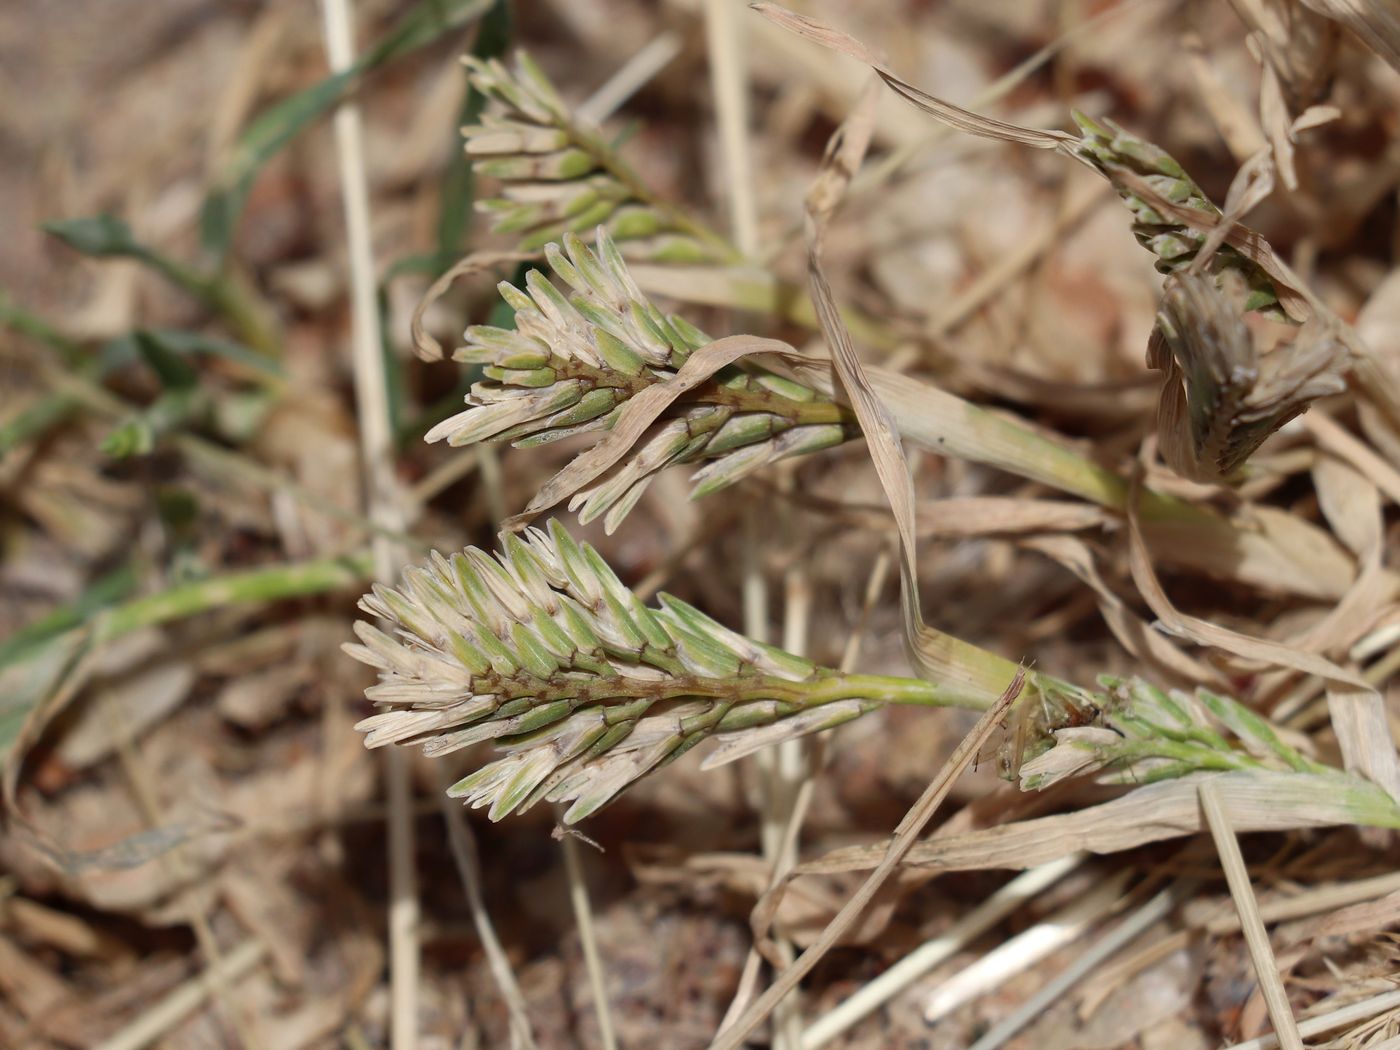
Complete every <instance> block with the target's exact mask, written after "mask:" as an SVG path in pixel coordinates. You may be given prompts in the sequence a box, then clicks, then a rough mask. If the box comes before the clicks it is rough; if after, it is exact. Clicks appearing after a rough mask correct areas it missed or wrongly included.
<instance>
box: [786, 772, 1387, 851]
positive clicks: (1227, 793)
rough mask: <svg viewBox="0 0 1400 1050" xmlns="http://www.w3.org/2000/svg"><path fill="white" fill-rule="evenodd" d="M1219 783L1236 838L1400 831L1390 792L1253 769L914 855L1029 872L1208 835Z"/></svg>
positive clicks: (926, 845) (940, 843) (935, 843)
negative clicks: (1312, 831) (1207, 797)
mask: <svg viewBox="0 0 1400 1050" xmlns="http://www.w3.org/2000/svg"><path fill="white" fill-rule="evenodd" d="M1206 777H1212V778H1213V779H1214V783H1215V785H1216V789H1217V790H1218V791H1219V792H1220V793H1221V796H1222V797H1223V798H1224V799H1225V800H1226V802H1227V803H1228V804H1229V806H1230V814H1231V818H1230V819H1231V824H1232V825H1233V826H1234V828H1235V830H1236V832H1239V833H1243V832H1247V831H1282V830H1286V829H1291V828H1316V827H1332V826H1337V825H1352V824H1358V825H1365V826H1369V827H1385V828H1395V827H1400V806H1397V805H1396V804H1395V801H1394V800H1393V799H1392V798H1391V797H1390V796H1389V795H1388V794H1386V792H1385V791H1383V790H1382V789H1381V788H1380V787H1378V786H1377V785H1375V784H1372V783H1370V782H1369V781H1366V780H1361V779H1360V778H1357V777H1347V776H1343V775H1341V774H1339V773H1293V772H1289V773H1282V772H1275V771H1265V770H1250V771H1245V772H1237V773H1195V774H1191V775H1189V776H1186V777H1183V778H1181V779H1180V780H1172V781H1164V782H1162V783H1156V784H1147V785H1145V786H1143V787H1139V788H1137V789H1136V790H1134V791H1132V792H1130V793H1129V794H1127V795H1124V796H1123V797H1122V798H1117V799H1114V800H1113V801H1111V802H1104V803H1101V804H1100V805H1097V806H1090V807H1089V808H1087V809H1081V810H1078V811H1076V812H1073V813H1065V814H1057V815H1055V816H1052V817H1039V818H1036V819H1034V820H1025V821H1020V822H1018V823H1015V824H1007V825H1003V826H1000V827H994V828H987V829H985V830H982V831H972V832H965V833H962V834H957V835H946V836H939V837H935V838H933V839H930V840H928V841H927V842H922V843H920V844H919V845H917V846H916V847H914V849H913V850H911V851H910V853H909V856H908V858H907V862H908V863H909V864H910V865H914V866H919V867H927V868H929V869H930V870H936V871H967V870H974V869H978V868H1011V869H1017V870H1020V869H1025V868H1029V867H1034V866H1036V865H1039V864H1046V863H1048V862H1050V861H1052V860H1057V859H1059V858H1060V857H1065V856H1068V855H1069V854H1071V853H1077V852H1080V851H1084V852H1089V853H1117V852H1120V851H1122V850H1127V849H1133V848H1134V847H1137V846H1142V845H1144V844H1146V843H1149V842H1161V841H1163V840H1165V839H1172V838H1180V837H1182V836H1186V835H1196V834H1199V833H1201V832H1203V831H1205V830H1206V826H1205V823H1204V822H1203V820H1202V818H1201V806H1200V799H1199V797H1198V794H1197V790H1196V789H1197V785H1198V784H1199V783H1200V782H1201V781H1202V780H1203V779H1205V778H1206ZM883 851H884V846H883V845H875V846H858V847H851V848H845V849H838V850H833V851H832V852H830V853H828V854H826V855H825V856H823V857H819V858H818V859H816V860H813V861H807V862H805V863H803V864H801V865H799V866H798V867H797V868H796V869H795V870H794V875H795V876H802V875H832V874H838V873H840V872H848V871H868V870H870V868H871V867H873V866H874V865H875V864H876V863H878V862H879V858H880V857H881V856H882V855H883Z"/></svg>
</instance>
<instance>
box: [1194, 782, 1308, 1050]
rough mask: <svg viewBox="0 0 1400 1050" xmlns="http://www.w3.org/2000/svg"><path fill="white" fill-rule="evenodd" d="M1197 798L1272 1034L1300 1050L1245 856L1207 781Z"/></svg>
mask: <svg viewBox="0 0 1400 1050" xmlns="http://www.w3.org/2000/svg"><path fill="white" fill-rule="evenodd" d="M1200 796H1201V810H1202V811H1203V813H1204V814H1205V818H1206V823H1207V824H1208V825H1209V826H1210V834H1211V838H1213V839H1214V840H1215V848H1216V851H1217V852H1218V853H1219V854H1220V864H1221V867H1223V868H1224V869H1225V880H1226V881H1227V882H1228V883H1229V884H1230V895H1231V896H1232V897H1233V898H1234V900H1235V908H1236V910H1237V911H1238V912H1239V915H1240V926H1241V928H1242V929H1243V931H1244V938H1245V942H1246V943H1247V944H1248V945H1249V955H1250V958H1251V959H1252V960H1253V961H1254V973H1255V975H1256V976H1257V977H1258V979H1259V987H1260V989H1261V990H1262V991H1263V993H1264V1002H1265V1003H1267V1004H1268V1007H1269V1017H1270V1019H1271V1020H1272V1021H1273V1023H1274V1031H1275V1033H1277V1035H1278V1039H1279V1043H1280V1045H1281V1046H1282V1047H1283V1050H1303V1038H1302V1036H1301V1035H1299V1034H1298V1022H1297V1020H1296V1019H1295V1018H1294V1017H1293V1010H1292V1008H1291V1007H1289V1005H1288V993H1287V991H1285V990H1284V987H1283V979H1282V978H1281V977H1280V976H1279V972H1278V965H1277V964H1276V963H1275V962H1274V952H1273V949H1272V948H1271V947H1270V945H1269V934H1268V932H1267V931H1266V930H1265V929H1264V921H1263V920H1262V919H1261V918H1260V917H1259V904H1258V902H1257V901H1256V900H1255V899H1254V891H1253V889H1252V888H1251V887H1250V884H1249V872H1248V871H1247V870H1246V869H1245V866H1244V856H1243V855H1242V854H1241V853H1240V844H1239V842H1237V841H1236V840H1235V833H1234V830H1233V829H1232V828H1231V826H1230V818H1229V817H1228V816H1227V815H1226V813H1225V807H1224V804H1223V803H1222V801H1221V798H1220V794H1219V792H1217V791H1216V790H1215V786H1214V785H1213V784H1212V783H1211V782H1210V781H1209V780H1207V781H1205V782H1204V783H1202V784H1201V785H1200Z"/></svg>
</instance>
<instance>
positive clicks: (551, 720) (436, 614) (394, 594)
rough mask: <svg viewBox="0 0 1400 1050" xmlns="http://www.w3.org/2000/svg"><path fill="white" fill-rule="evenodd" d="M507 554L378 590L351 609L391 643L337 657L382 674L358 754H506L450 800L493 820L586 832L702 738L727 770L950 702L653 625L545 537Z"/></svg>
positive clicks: (469, 555)
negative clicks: (549, 814)
mask: <svg viewBox="0 0 1400 1050" xmlns="http://www.w3.org/2000/svg"><path fill="white" fill-rule="evenodd" d="M501 544H502V546H501V550H500V551H499V552H498V553H497V554H496V555H495V557H494V558H493V557H492V556H491V555H489V554H487V553H486V552H484V551H481V550H479V549H477V548H468V549H467V550H465V551H463V552H461V553H459V554H454V555H453V556H452V557H451V558H446V557H443V556H442V555H440V554H434V555H433V557H432V559H431V561H430V562H429V564H427V565H425V566H422V567H419V568H413V569H409V570H408V571H407V572H406V573H405V575H404V580H403V583H402V585H401V587H400V588H398V589H391V588H387V587H376V588H375V589H374V591H373V592H372V593H371V594H369V595H366V596H365V598H364V600H363V601H362V602H361V608H362V609H364V611H365V612H367V613H369V614H370V615H372V616H375V617H377V618H379V619H380V620H382V621H386V622H387V623H389V624H392V634H389V633H385V632H384V631H382V630H380V629H379V628H378V627H375V626H373V625H372V624H370V623H368V622H364V621H362V622H360V623H358V624H357V625H356V633H357V635H358V636H359V639H360V642H359V644H356V645H349V646H347V651H348V652H349V653H351V655H353V656H355V657H356V658H357V659H359V660H362V661H364V662H365V663H367V664H370V665H371V666H373V667H376V668H377V669H378V670H379V673H380V681H379V684H377V685H375V686H372V687H370V689H369V690H368V691H367V695H368V696H369V698H370V699H371V700H373V701H374V702H375V703H376V704H377V705H379V706H380V707H381V708H383V710H382V711H381V712H380V713H378V714H375V715H371V716H370V717H369V718H367V719H365V720H364V721H363V722H361V723H360V724H359V728H360V729H361V730H363V731H364V732H365V733H366V734H367V736H366V743H367V744H368V745H369V746H371V747H377V746H381V745H384V744H396V743H406V742H407V743H416V744H420V745H421V746H422V748H423V750H424V752H425V753H427V754H430V755H440V754H445V753H447V752H451V751H455V750H458V749H460V748H464V747H467V746H469V745H472V744H476V743H479V742H482V741H487V740H490V741H495V742H496V744H497V745H498V746H500V747H502V748H503V749H504V750H505V751H506V752H507V754H506V755H505V757H503V758H500V759H497V760H496V761H494V762H491V763H489V764H487V765H485V766H483V767H482V768H481V769H479V770H477V771H476V772H474V773H472V774H471V775H470V776H468V777H466V778H465V779H463V780H461V781H459V782H458V783H457V784H455V785H454V786H453V788H452V791H451V793H452V794H453V795H455V796H458V797H462V798H465V799H466V800H467V801H468V802H469V803H471V804H472V805H473V806H484V805H489V806H490V816H491V818H492V819H493V820H495V819H499V818H501V817H503V816H505V815H506V814H508V813H511V812H513V811H515V810H518V809H525V808H528V807H529V806H531V805H533V804H535V803H536V802H539V801H541V800H548V801H551V802H564V801H567V802H571V803H572V805H571V806H570V807H569V809H568V811H567V812H566V813H565V816H564V819H565V820H566V821H569V822H572V821H576V820H580V819H582V818H583V817H586V816H588V815H589V814H591V813H593V812H595V811H597V810H598V809H599V808H600V807H601V806H603V805H604V804H606V803H607V802H608V801H609V800H610V799H612V798H613V797H614V796H615V795H617V793H618V792H620V791H622V790H623V789H624V788H626V787H627V786H628V785H629V784H631V783H632V782H634V781H635V780H637V779H638V778H640V777H642V776H643V775H644V774H646V773H647V772H649V771H650V770H652V769H654V768H655V767H656V766H658V765H660V764H662V763H664V762H669V761H671V760H673V759H675V758H677V757H679V756H680V755H682V754H684V753H685V752H686V751H688V750H689V749H690V748H692V747H694V746H695V745H696V744H698V743H700V742H701V741H703V740H706V739H708V738H710V737H712V736H716V735H719V736H721V737H723V740H724V746H723V748H722V750H721V751H720V752H719V753H717V755H716V756H715V759H716V760H723V761H728V760H730V759H733V758H737V757H739V756H740V755H742V754H747V753H748V752H749V751H751V750H754V749H756V748H757V747H760V746H764V745H766V744H768V743H771V742H773V741H774V740H775V739H783V738H790V737H795V736H798V735H801V734H804V733H809V732H813V731H816V730H819V729H826V728H830V727H831V726H835V725H839V724H841V723H842V722H846V721H849V720H850V719H852V718H856V717H858V716H860V715H862V714H864V713H866V712H867V711H870V710H873V709H874V708H875V707H877V706H880V705H881V704H885V703H913V704H924V705H932V706H944V705H946V704H947V703H948V702H949V701H948V700H947V699H946V698H945V696H944V692H943V691H942V690H941V689H940V688H939V687H938V686H937V685H936V684H933V683H928V682H922V681H919V680H917V679H904V678H886V677H880V676H873V675H846V674H841V673H839V672H837V671H834V670H831V669H829V668H823V667H819V666H817V665H816V664H813V663H812V662H810V661H808V660H805V659H802V658H801V657H798V656H793V655H792V654H790V653H786V652H783V651H782V650H780V649H776V648H774V647H773V646H769V645H764V644H762V643H759V642H755V641H753V640H751V639H749V638H746V637H744V636H743V635H740V634H736V633H735V632H733V631H731V630H729V629H728V628H726V627H724V626H722V625H721V624H719V623H717V622H716V621H714V620H712V619H710V618H709V617H708V616H706V615H704V614H703V613H701V612H700V611H699V610H697V609H694V608H692V607H691V606H689V605H687V604H686V603H684V602H682V601H680V600H678V599H676V598H672V597H670V596H669V595H662V596H661V597H660V604H659V606H657V607H655V608H649V607H647V606H646V605H644V604H643V603H642V602H641V600H640V599H638V598H637V596H636V595H635V594H633V593H632V591H630V590H629V589H628V588H627V587H626V586H624V585H623V584H622V582H621V581H620V580H619V579H618V578H617V576H616V574H615V573H613V571H612V570H611V569H610V568H609V567H608V565H607V563H606V562H605V561H604V560H603V559H602V557H600V556H599V554H598V553H597V551H595V550H594V549H593V548H592V547H590V546H588V545H587V544H579V543H577V542H576V541H575V540H574V539H573V538H572V537H571V536H570V535H569V534H568V532H566V531H565V530H564V529H563V527H562V526H560V525H559V524H558V522H557V521H555V522H551V523H550V528H549V531H548V533H545V532H543V531H541V530H539V529H530V530H528V531H527V533H526V534H525V535H524V537H521V536H518V535H514V534H505V535H504V536H503V537H502V541H501ZM765 727H767V728H766V730H765Z"/></svg>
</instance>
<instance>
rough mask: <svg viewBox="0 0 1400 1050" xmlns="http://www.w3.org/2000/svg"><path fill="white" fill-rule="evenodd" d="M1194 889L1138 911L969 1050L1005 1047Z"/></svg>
mask: <svg viewBox="0 0 1400 1050" xmlns="http://www.w3.org/2000/svg"><path fill="white" fill-rule="evenodd" d="M1190 886H1191V884H1190V883H1185V884H1180V885H1177V886H1172V887H1169V888H1167V889H1165V890H1162V891H1161V892H1160V893H1157V894H1156V895H1155V896H1153V897H1152V899H1151V900H1149V901H1147V903H1145V904H1143V905H1142V906H1141V907H1139V908H1137V909H1135V910H1134V911H1133V913H1132V914H1131V915H1129V916H1128V917H1127V918H1125V919H1124V920H1123V921H1122V922H1120V923H1119V924H1118V925H1117V926H1115V927H1114V928H1113V929H1112V930H1110V931H1108V933H1106V934H1104V935H1103V936H1102V937H1100V938H1099V939H1098V940H1097V941H1095V942H1094V944H1093V945H1091V946H1090V947H1089V949H1088V950H1087V951H1085V952H1084V953H1083V954H1082V955H1080V956H1079V957H1078V958H1077V959H1075V960H1074V962H1072V963H1070V964H1069V966H1067V967H1066V968H1065V969H1063V970H1061V971H1060V972H1059V973H1058V974H1056V975H1055V976H1054V977H1053V978H1052V979H1051V980H1049V981H1048V982H1046V984H1045V985H1043V986H1042V987H1041V988H1040V990H1039V991H1037V992H1036V993H1035V995H1033V996H1032V997H1031V998H1030V999H1029V1000H1028V1001H1027V1002H1026V1003H1025V1004H1024V1005H1023V1006H1021V1007H1020V1008H1019V1009H1017V1010H1016V1012H1015V1013H1013V1014H1012V1015H1011V1016H1010V1017H1007V1018H1005V1019H1004V1020H1002V1021H1000V1022H998V1023H997V1024H996V1025H994V1026H993V1027H992V1028H991V1029H990V1030H989V1031H988V1032H987V1034H986V1035H984V1036H982V1037H981V1038H980V1039H978V1040H977V1042H975V1043H973V1044H972V1046H971V1047H970V1048H969V1050H997V1048H999V1047H1001V1046H1003V1045H1005V1043H1006V1042H1007V1040H1009V1039H1012V1038H1014V1037H1015V1035H1016V1033H1017V1032H1019V1031H1020V1030H1021V1029H1023V1028H1024V1027H1025V1026H1026V1025H1028V1024H1029V1023H1030V1022H1031V1021H1032V1020H1034V1019H1035V1018H1036V1017H1037V1016H1039V1015H1040V1014H1041V1013H1043V1012H1044V1011H1045V1010H1046V1009H1048V1008H1049V1007H1051V1006H1052V1005H1053V1004H1055V1003H1057V1002H1059V1001H1060V1000H1061V998H1063V997H1064V996H1065V995H1068V994H1070V993H1072V992H1073V991H1074V989H1076V988H1077V987H1080V986H1082V985H1083V984H1084V983H1086V982H1085V979H1086V978H1087V977H1088V976H1089V975H1090V974H1092V973H1093V972H1094V971H1095V970H1096V969H1097V968H1098V967H1099V966H1100V964H1102V963H1103V962H1104V961H1105V960H1107V959H1109V958H1111V957H1112V956H1113V954H1114V953H1115V952H1117V951H1119V950H1120V949H1122V948H1124V947H1125V946H1127V945H1129V944H1131V943H1132V942H1133V941H1134V940H1136V939H1137V938H1138V937H1139V936H1140V935H1141V934H1142V933H1144V932H1145V931H1146V930H1148V929H1149V928H1151V927H1152V926H1153V925H1154V924H1155V923H1157V922H1160V921H1161V920H1162V919H1165V918H1166V917H1167V916H1168V915H1170V914H1171V912H1172V910H1173V909H1174V908H1175V907H1176V905H1177V903H1178V902H1179V900H1180V899H1181V897H1182V896H1183V895H1184V894H1185V893H1186V892H1187V891H1188V890H1189V888H1190Z"/></svg>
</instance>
